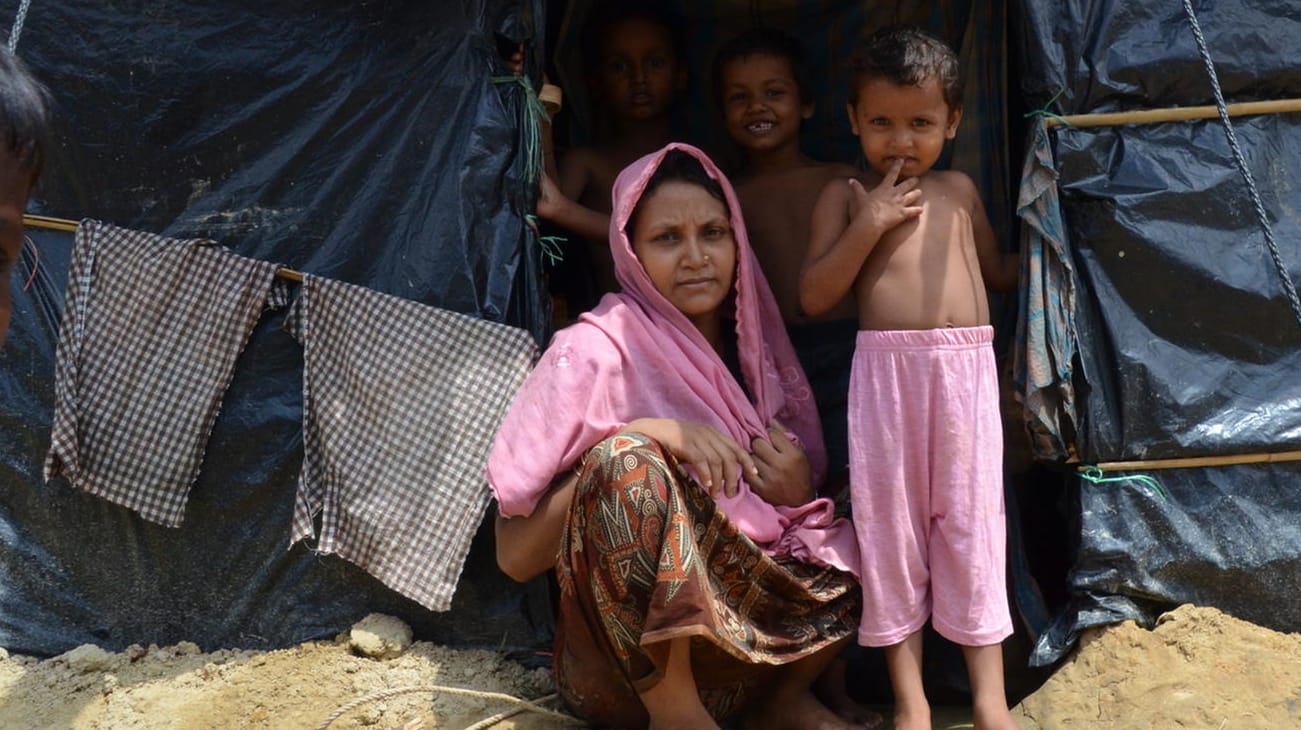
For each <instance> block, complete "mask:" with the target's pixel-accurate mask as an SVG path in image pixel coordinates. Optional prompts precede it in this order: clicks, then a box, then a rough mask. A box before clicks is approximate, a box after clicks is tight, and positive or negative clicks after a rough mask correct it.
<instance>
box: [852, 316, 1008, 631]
mask: <svg viewBox="0 0 1301 730" xmlns="http://www.w3.org/2000/svg"><path fill="white" fill-rule="evenodd" d="M992 341H993V328H991V327H967V328H951V329H934V330H905V331H872V330H862V331H860V332H859V333H858V342H857V348H856V350H855V352H854V369H853V375H852V379H851V385H850V392H849V469H850V498H851V501H852V504H853V510H854V513H853V514H854V529H855V531H856V532H857V534H858V543H859V547H860V549H861V551H862V561H863V567H862V572H863V574H862V584H863V620H862V623H861V624H860V626H859V631H858V641H859V643H860V644H862V645H864V646H890V645H892V644H897V643H899V642H901V641H903V640H904V639H906V638H907V637H908V636H909V635H911V634H912V633H914V632H916V631H918V630H920V629H921V628H922V627H923V626H924V625H925V624H926V620H927V619H928V618H929V619H930V620H931V624H932V626H934V627H935V630H936V631H937V632H939V634H940V635H941V636H943V637H945V638H947V639H949V640H950V641H953V642H955V643H958V644H963V645H966V646H987V645H990V644H997V643H998V642H1000V641H1002V640H1003V639H1005V638H1007V636H1008V635H1010V634H1011V633H1012V619H1011V615H1010V613H1009V612H1008V603H1007V574H1006V557H1005V553H1006V542H1007V528H1006V523H1005V517H1004V505H1003V433H1002V421H1001V419H1000V417H999V410H998V373H997V366H996V365H995V363H994V352H993V348H992V346H991V343H992Z"/></svg>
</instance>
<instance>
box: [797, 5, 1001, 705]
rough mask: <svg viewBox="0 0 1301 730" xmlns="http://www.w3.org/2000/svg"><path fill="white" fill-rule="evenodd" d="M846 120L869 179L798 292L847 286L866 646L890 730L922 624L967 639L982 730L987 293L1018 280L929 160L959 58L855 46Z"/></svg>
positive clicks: (829, 222)
mask: <svg viewBox="0 0 1301 730" xmlns="http://www.w3.org/2000/svg"><path fill="white" fill-rule="evenodd" d="M851 67H852V69H853V73H852V78H851V88H850V101H849V105H848V111H849V119H850V125H851V127H852V128H853V131H854V134H856V135H857V136H858V138H859V140H860V143H861V145H862V149H863V154H864V156H865V157H866V159H867V161H868V164H869V165H870V167H871V172H869V173H868V174H866V175H864V176H863V177H861V178H851V179H849V180H835V181H833V182H831V183H829V184H828V185H827V186H826V187H825V188H824V189H823V191H822V194H821V196H820V197H819V199H818V203H817V206H816V207H815V209H814V212H813V224H812V226H813V227H812V232H811V234H810V242H809V251H808V256H807V257H806V260H805V265H804V271H803V275H802V277H801V282H800V302H801V304H803V306H804V309H805V311H807V312H809V313H817V312H822V311H826V310H827V309H829V308H831V307H833V306H835V304H836V303H837V302H838V301H839V300H840V298H841V297H842V296H844V295H845V293H846V292H852V293H853V295H854V298H855V301H856V303H857V309H858V327H859V332H858V343H857V349H856V351H855V354H854V370H853V376H852V389H851V391H850V394H849V414H850V425H849V443H850V494H851V501H852V504H853V512H854V525H855V531H856V532H857V534H858V538H859V546H860V549H861V552H862V569H863V575H862V584H863V599H864V602H863V620H862V624H861V625H860V628H859V643H860V644H862V645H864V646H881V647H884V648H885V655H886V666H887V668H888V670H889V673H890V682H891V685H892V687H893V689H894V698H895V724H894V726H895V727H896V728H929V727H930V726H931V724H930V706H929V704H928V702H927V700H926V694H925V691H924V688H923V686H922V671H921V668H922V661H921V649H922V634H921V631H922V628H923V626H924V625H925V624H926V621H927V620H928V619H929V620H930V621H931V623H932V625H933V626H934V628H935V630H936V631H937V632H938V633H939V634H940V635H941V636H943V637H945V638H947V639H949V640H950V641H953V642H955V643H957V644H959V645H961V646H962V651H963V656H964V658H965V659H966V663H967V671H968V674H969V676H970V680H971V692H972V704H973V711H974V712H973V717H974V720H975V726H976V727H977V728H1015V727H1016V725H1015V724H1014V722H1013V720H1012V717H1011V714H1010V713H1009V711H1008V707H1007V698H1006V695H1005V693H1004V685H1003V656H1002V646H1001V642H1002V641H1003V639H1005V638H1006V637H1007V636H1009V635H1010V634H1011V633H1012V620H1011V614H1010V612H1009V609H1008V602H1007V585H1006V573H1005V570H1006V568H1005V543H1006V528H1005V523H1004V506H1003V481H1002V476H1003V464H1002V446H1003V438H1002V432H1001V421H1000V418H999V411H998V378H997V372H996V366H995V362H994V352H993V347H992V341H993V328H992V327H991V326H990V324H989V323H990V315H989V303H988V297H987V295H986V291H985V287H986V286H987V285H988V286H991V287H995V288H1011V287H1013V286H1015V284H1016V277H1017V261H1016V259H1015V258H1014V257H1011V256H1007V255H1004V254H1002V253H1001V252H1000V251H999V249H998V245H997V242H996V240H995V238H994V233H993V230H992V229H991V227H990V224H989V221H988V219H987V218H986V215H985V211H984V206H983V204H982V202H981V200H980V196H979V193H978V192H977V190H976V187H975V185H974V183H972V181H971V179H970V178H968V177H967V176H966V175H964V174H962V173H960V172H955V171H944V170H933V169H932V166H933V165H934V164H935V163H936V161H937V160H938V159H939V157H940V154H941V152H942V151H943V148H944V145H945V143H946V142H947V141H948V140H950V139H953V137H954V136H955V134H956V132H957V128H958V122H959V121H960V120H961V118H962V94H961V85H960V79H959V75H958V63H957V58H956V56H955V55H954V53H953V51H952V50H951V49H950V48H949V47H948V46H947V45H945V44H944V43H943V42H942V41H940V40H938V39H936V38H934V37H933V36H930V35H928V34H926V33H924V32H922V31H920V30H918V29H916V28H910V27H892V28H886V29H883V30H881V31H878V32H877V33H875V34H873V35H872V36H871V37H869V38H868V39H867V40H866V41H864V43H863V44H862V46H861V47H860V48H858V49H857V51H856V52H855V54H854V56H853V59H852V63H851Z"/></svg>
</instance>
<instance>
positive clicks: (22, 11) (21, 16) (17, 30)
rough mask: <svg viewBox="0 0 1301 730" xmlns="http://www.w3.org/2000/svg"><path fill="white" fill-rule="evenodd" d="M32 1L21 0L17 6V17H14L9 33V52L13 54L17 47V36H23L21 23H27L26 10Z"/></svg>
mask: <svg viewBox="0 0 1301 730" xmlns="http://www.w3.org/2000/svg"><path fill="white" fill-rule="evenodd" d="M31 5H32V0H23V1H22V3H21V4H20V5H19V6H18V15H17V16H15V17H14V27H13V29H12V30H10V31H9V52H10V53H13V52H14V49H15V48H17V47H18V36H20V35H22V34H23V23H24V22H26V21H27V8H29V7H31Z"/></svg>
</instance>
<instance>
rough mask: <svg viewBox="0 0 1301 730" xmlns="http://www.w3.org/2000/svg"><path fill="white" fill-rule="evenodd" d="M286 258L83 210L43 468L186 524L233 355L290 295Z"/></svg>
mask: <svg viewBox="0 0 1301 730" xmlns="http://www.w3.org/2000/svg"><path fill="white" fill-rule="evenodd" d="M277 268H279V267H278V266H277V265H276V264H272V263H267V262H264V261H256V260H254V259H249V258H245V257H243V256H239V255H236V254H234V253H231V252H230V251H228V250H226V249H224V248H222V247H221V246H219V245H217V244H216V243H214V242H213V241H207V240H197V239H192V240H181V239H174V238H164V237H162V236H158V235H155V234H151V233H143V232H140V231H131V230H127V229H124V228H118V227H116V226H112V225H109V224H107V223H101V222H99V221H93V220H86V221H82V223H81V224H80V225H79V226H78V227H77V233H76V238H75V242H74V247H73V253H72V265H71V269H70V271H69V274H68V288H67V292H66V296H65V301H64V308H63V318H62V321H61V324H60V328H59V341H58V345H57V346H56V348H55V380H54V422H53V428H52V433H51V439H50V451H49V454H48V455H47V456H46V459H45V479H46V480H47V481H49V480H50V479H53V478H54V477H58V476H63V477H65V478H67V480H68V482H69V483H70V484H71V485H72V486H73V487H75V488H77V489H81V490H84V491H86V492H89V493H91V494H96V495H99V496H101V497H103V498H105V499H107V500H109V501H111V502H114V503H116V504H120V505H122V506H124V507H128V508H130V509H133V510H135V511H137V512H139V513H140V515H141V516H142V517H144V518H145V519H147V520H150V521H152V522H158V523H161V524H163V525H166V526H168V527H177V526H179V525H180V524H181V521H182V519H183V517H184V513H185V503H186V499H187V498H188V496H189V492H190V488H191V487H192V486H193V484H194V481H195V479H196V478H197V477H198V474H199V465H200V463H201V462H202V461H203V454H204V449H205V447H206V446H207V441H208V436H209V434H210V433H211V431H212V424H213V422H214V421H216V418H217V411H218V409H219V408H220V406H221V399H222V396H223V395H224V394H225V392H226V388H227V386H228V385H229V384H230V379H231V374H232V372H233V371H234V369H235V360H236V359H237V358H238V357H239V354H240V352H241V351H243V349H244V345H245V344H246V343H247V341H248V337H249V334H250V333H251V332H252V330H253V327H254V325H255V324H257V321H258V319H259V317H260V316H261V314H262V312H263V311H264V310H265V309H267V308H274V307H282V306H284V305H285V304H287V303H288V296H287V293H288V289H287V287H285V286H283V285H276V282H275V272H276V269H277Z"/></svg>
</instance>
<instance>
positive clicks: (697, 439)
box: [624, 418, 759, 499]
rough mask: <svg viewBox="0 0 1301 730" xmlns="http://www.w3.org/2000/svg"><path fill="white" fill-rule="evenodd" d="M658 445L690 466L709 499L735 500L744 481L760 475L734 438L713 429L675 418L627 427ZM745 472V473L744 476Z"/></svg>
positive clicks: (639, 420) (634, 423)
mask: <svg viewBox="0 0 1301 730" xmlns="http://www.w3.org/2000/svg"><path fill="white" fill-rule="evenodd" d="M624 430H625V431H637V432H639V433H644V434H646V435H647V436H649V437H651V438H653V439H655V440H656V441H658V442H659V443H660V444H661V445H662V446H663V447H664V448H666V449H668V451H669V453H670V454H673V456H674V457H675V458H676V459H677V460H678V461H680V462H682V463H684V464H690V465H691V466H692V467H694V468H695V470H696V474H697V475H699V479H700V481H701V485H700V486H702V487H704V488H705V490H706V491H708V492H709V494H710V496H712V497H714V498H715V499H717V498H718V497H719V496H720V495H727V496H728V497H735V496H736V493H737V492H738V491H739V490H740V488H741V478H742V477H743V476H744V477H745V478H746V479H747V481H752V480H754V479H755V478H757V476H758V474H759V470H758V467H757V466H756V465H755V461H754V459H753V458H751V456H750V454H749V453H747V452H746V450H745V449H743V448H741V445H740V444H738V443H736V441H734V440H733V439H732V437H730V436H728V435H727V434H725V433H723V432H721V431H719V430H718V429H716V428H714V427H713V426H709V425H706V424H704V423H696V422H694V421H678V420H675V419H672V418H638V419H637V420H635V421H633V422H632V423H629V424H628V425H627V426H625V427H624ZM743 472H744V473H743Z"/></svg>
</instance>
